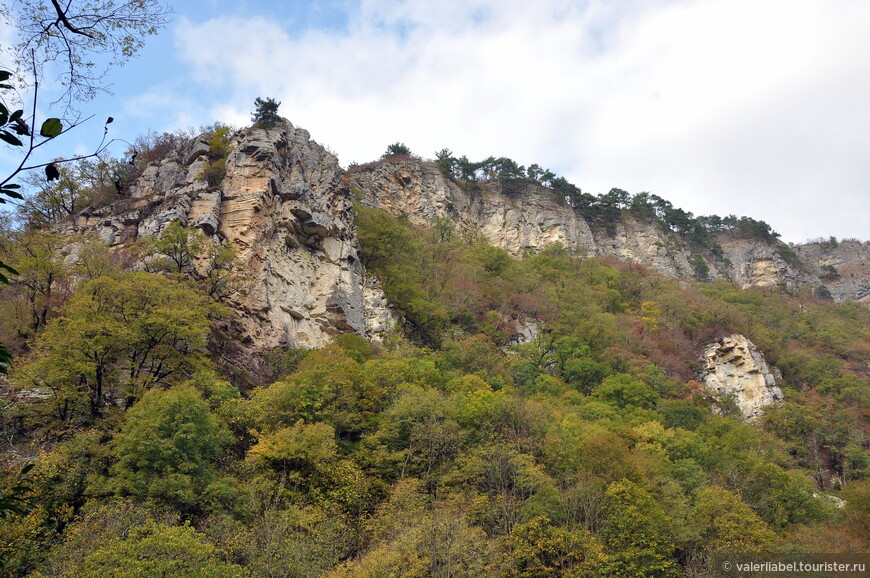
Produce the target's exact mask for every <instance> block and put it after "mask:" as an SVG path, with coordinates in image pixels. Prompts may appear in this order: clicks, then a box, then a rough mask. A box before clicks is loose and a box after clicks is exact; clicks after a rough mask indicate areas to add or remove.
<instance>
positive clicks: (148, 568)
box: [72, 521, 248, 578]
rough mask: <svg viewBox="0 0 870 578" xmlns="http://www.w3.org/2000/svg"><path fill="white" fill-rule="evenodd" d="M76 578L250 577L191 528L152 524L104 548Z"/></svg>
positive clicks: (96, 551) (83, 566) (113, 541)
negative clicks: (147, 577) (223, 559)
mask: <svg viewBox="0 0 870 578" xmlns="http://www.w3.org/2000/svg"><path fill="white" fill-rule="evenodd" d="M72 576H76V577H78V576H82V577H84V576H89V577H91V576H92V577H100V576H105V577H110V576H111V577H117V578H134V577H136V576H189V577H191V578H209V577H212V576H222V577H226V578H242V577H243V576H248V573H247V572H246V571H245V569H244V568H242V567H241V566H239V565H238V564H232V563H228V562H224V561H222V560H221V559H220V557H219V556H218V553H217V552H215V547H214V545H212V544H211V543H209V542H208V541H207V540H206V537H205V536H204V535H202V534H200V533H199V532H197V531H196V530H194V529H193V528H191V527H190V526H188V525H183V526H170V525H168V524H165V523H160V522H152V521H149V522H148V523H146V524H145V525H144V526H141V527H136V528H133V529H132V530H131V531H130V533H129V534H128V535H126V536H124V537H123V538H114V539H112V540H109V541H108V542H105V543H103V544H101V545H100V547H99V548H97V549H96V550H95V551H94V552H92V553H91V554H89V555H87V556H86V557H85V559H84V564H83V565H82V566H81V567H80V568H76V569H75V570H74V574H72Z"/></svg>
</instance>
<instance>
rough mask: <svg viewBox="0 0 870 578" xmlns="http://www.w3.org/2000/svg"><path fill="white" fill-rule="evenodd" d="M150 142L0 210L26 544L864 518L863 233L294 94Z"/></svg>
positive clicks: (633, 542)
mask: <svg viewBox="0 0 870 578" xmlns="http://www.w3.org/2000/svg"><path fill="white" fill-rule="evenodd" d="M139 144H142V143H139ZM145 144H147V147H146V146H140V148H138V149H137V155H136V157H135V159H134V160H131V161H129V162H127V161H125V162H124V163H120V164H119V165H118V166H121V165H126V166H125V167H124V168H125V170H126V171H128V172H126V173H124V179H123V180H118V181H116V183H118V184H116V185H115V189H114V190H111V189H106V188H102V189H100V188H97V187H95V186H94V185H93V182H92V181H87V180H86V179H83V178H80V177H75V178H80V180H79V181H76V182H78V183H79V186H78V188H76V189H75V190H76V191H78V192H77V194H79V197H78V199H79V200H80V201H81V203H80V205H81V206H79V205H76V204H75V203H73V206H74V207H75V210H70V211H68V212H67V213H68V214H65V215H61V216H60V217H58V218H46V215H48V214H49V212H48V211H46V210H45V203H50V199H51V197H50V196H46V197H42V198H41V197H39V195H38V194H37V195H35V196H34V197H33V198H32V199H30V201H29V202H30V204H29V205H26V206H25V208H24V210H23V215H22V221H23V224H22V225H21V226H19V227H6V226H4V228H3V230H2V240H3V244H2V247H3V252H2V260H3V262H6V263H9V264H10V265H11V266H13V267H14V268H15V269H16V270H17V271H18V273H19V275H18V276H17V277H15V278H11V279H10V281H11V283H10V284H9V285H8V286H7V287H5V288H3V289H2V297H3V299H2V303H0V341H2V342H4V343H7V344H8V345H9V347H10V349H11V350H12V351H13V352H14V353H15V354H16V357H15V359H14V362H13V365H12V367H11V368H10V373H9V376H8V378H7V379H5V380H4V382H3V383H2V384H0V386H2V398H0V431H2V432H3V434H4V436H3V442H4V446H3V450H2V451H3V454H2V459H3V477H2V485H0V499H2V500H8V499H10V497H20V498H21V501H20V502H15V503H16V504H20V505H21V508H20V510H21V511H20V512H17V513H15V515H12V514H10V516H9V517H8V518H7V520H5V521H8V523H4V524H3V526H2V528H0V555H2V560H3V561H4V563H5V565H6V566H5V568H6V572H7V573H8V574H10V575H18V576H26V575H32V576H102V575H111V573H112V572H113V571H115V570H116V569H118V568H125V569H130V571H131V572H133V573H135V572H138V573H139V575H161V574H165V573H169V574H173V573H174V574H175V575H190V576H196V575H202V576H209V575H211V576H213V575H219V576H249V575H250V576H275V575H282V576H329V577H340V576H387V575H402V576H541V577H544V576H687V577H695V576H709V575H711V573H712V572H714V571H715V569H716V568H717V567H718V566H717V564H718V562H717V556H720V555H723V554H728V553H733V552H749V553H751V552H756V553H765V554H767V555H770V554H773V553H779V554H788V555H793V554H796V553H812V552H818V553H858V552H867V551H868V548H870V542H868V536H870V365H868V360H870V309H868V308H867V307H866V305H867V303H868V298H870V293H868V288H870V245H868V244H867V243H862V242H859V241H839V242H838V241H836V240H834V239H829V240H828V241H817V242H813V243H808V244H805V245H799V246H789V245H786V244H783V243H781V242H779V241H778V240H777V238H776V235H775V233H774V232H772V231H770V229H769V227H767V226H766V225H765V224H764V223H761V222H760V221H755V220H753V219H750V218H748V217H743V218H740V219H738V218H736V217H734V218H733V219H731V218H724V219H719V218H715V219H714V218H712V217H703V218H695V217H692V216H691V215H688V214H686V213H684V212H682V211H679V209H675V208H673V207H670V205H669V204H665V203H664V202H663V200H661V199H658V198H655V199H652V198H650V197H649V196H646V197H644V196H640V195H634V196H631V195H628V193H625V194H624V195H623V194H622V193H624V191H623V192H619V191H616V190H615V191H616V192H614V191H612V192H611V193H608V195H609V196H608V195H603V196H601V197H599V198H594V197H592V196H589V195H586V196H584V194H582V193H580V191H579V189H576V187H573V185H570V183H567V182H565V181H564V180H562V181H559V180H558V178H557V177H553V178H551V179H550V180H548V181H547V182H548V183H550V185H548V186H545V185H544V184H542V181H541V179H539V178H533V177H529V176H528V173H523V174H524V175H526V176H522V177H520V176H516V175H514V176H512V177H510V178H508V177H505V176H504V174H501V175H499V174H495V173H493V174H489V175H487V178H480V177H476V176H474V174H473V173H470V172H466V173H465V174H459V173H457V172H456V171H453V170H452V169H451V170H446V169H445V164H444V163H443V162H441V163H439V162H438V161H432V162H430V161H424V160H421V159H419V158H415V157H413V156H410V155H386V156H385V157H384V158H382V159H380V160H378V161H374V162H372V163H369V164H366V165H360V166H354V167H350V168H348V169H347V170H344V169H342V168H341V166H340V165H339V162H338V159H336V157H335V156H334V155H333V154H332V153H330V152H329V150H328V149H327V148H325V147H324V146H321V145H320V144H318V143H317V142H315V141H314V140H312V139H311V136H310V135H309V133H308V132H307V131H305V130H303V129H300V128H296V127H293V126H292V125H291V124H290V123H289V122H287V121H284V120H281V121H280V122H278V124H276V125H275V126H273V127H271V128H268V129H266V128H257V127H251V128H245V129H242V130H239V131H232V130H230V129H229V128H228V127H222V126H220V125H215V126H214V127H212V128H211V129H210V130H208V131H207V132H205V133H204V134H202V135H198V136H195V137H189V138H181V137H179V136H177V135H176V136H172V135H164V136H163V137H161V138H157V139H151V140H150V141H148V142H147V143H145ZM445 158H448V157H447V156H446V155H443V156H442V157H441V158H440V159H439V161H443V160H444V159H445ZM448 168H449V167H448ZM514 168H516V167H514ZM67 176H68V177H69V179H70V182H72V181H73V177H74V176H75V175H72V173H70V175H64V178H67ZM88 183H91V184H88ZM54 186H58V187H59V186H60V185H49V189H50V190H52V191H55V189H51V188H50V187H54ZM89 187H90V188H89ZM571 187H573V188H571ZM49 189H46V190H49ZM107 191H108V192H107ZM565 191H568V193H566V194H562V193H565ZM43 192H44V191H43ZM46 199H48V200H46ZM40 203H43V204H40ZM85 205H87V206H85ZM34 207H36V208H37V209H39V210H38V211H37V210H35V209H34ZM52 214H53V213H52ZM717 219H718V220H717ZM28 463H30V464H34V466H33V469H32V470H30V471H25V472H24V477H23V478H22V479H23V482H24V486H26V487H25V488H24V489H23V490H21V489H19V490H17V491H16V490H14V489H13V486H15V485H16V484H19V486H20V485H21V484H20V483H19V481H17V478H16V476H17V475H18V472H20V471H21V469H22V467H24V465H25V464H28ZM0 503H3V502H2V501H0ZM7 503H8V502H7ZM10 512H11V510H10ZM168 545H171V547H170V546H168Z"/></svg>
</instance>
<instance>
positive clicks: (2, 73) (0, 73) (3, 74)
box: [0, 70, 12, 82]
mask: <svg viewBox="0 0 870 578" xmlns="http://www.w3.org/2000/svg"><path fill="white" fill-rule="evenodd" d="M10 78H12V73H11V72H9V71H8V70H0V82H2V81H4V80H9V79H10Z"/></svg>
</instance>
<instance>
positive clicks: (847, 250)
mask: <svg viewBox="0 0 870 578" xmlns="http://www.w3.org/2000/svg"><path fill="white" fill-rule="evenodd" d="M795 252H796V253H797V255H798V257H799V258H800V260H801V262H803V263H804V264H805V265H806V267H807V269H808V270H809V271H811V272H812V274H813V275H814V276H815V277H817V278H819V279H820V280H821V282H822V283H823V284H824V286H825V287H826V288H827V290H828V291H829V292H830V293H831V298H833V300H834V301H836V302H838V303H839V302H842V301H857V302H859V303H861V304H863V305H866V306H870V243H868V242H864V243H862V242H861V241H857V240H847V241H840V242H836V241H819V242H812V243H806V244H804V245H798V246H797V247H795Z"/></svg>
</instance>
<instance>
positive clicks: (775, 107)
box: [176, 0, 870, 241]
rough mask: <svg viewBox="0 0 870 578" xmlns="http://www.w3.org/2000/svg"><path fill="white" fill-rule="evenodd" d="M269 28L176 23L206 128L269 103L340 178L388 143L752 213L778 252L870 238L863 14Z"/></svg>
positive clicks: (369, 19)
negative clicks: (774, 233) (209, 121)
mask: <svg viewBox="0 0 870 578" xmlns="http://www.w3.org/2000/svg"><path fill="white" fill-rule="evenodd" d="M279 22H280V21H279V20H275V19H271V20H269V19H266V18H263V17H257V16H253V17H248V18H239V17H218V18H213V19H210V20H208V21H205V22H203V23H199V24H194V23H192V22H190V21H186V20H185V21H182V22H181V23H180V24H179V25H178V28H177V31H176V42H177V45H178V49H179V53H180V57H181V58H182V59H183V61H184V62H185V63H186V66H188V67H189V70H190V74H191V75H192V76H193V78H195V79H196V80H198V81H199V82H201V83H203V85H204V86H206V87H207V89H206V91H207V92H209V93H211V94H212V96H211V98H210V99H209V100H208V101H207V102H206V103H205V105H204V106H201V107H200V109H201V110H202V111H203V112H208V113H212V114H214V115H216V116H214V117H213V118H219V119H221V120H225V121H229V122H232V123H235V124H245V123H246V122H247V121H248V118H249V115H250V110H251V109H252V106H253V99H254V98H255V97H256V96H270V97H274V98H276V99H278V100H280V101H282V107H281V111H280V112H281V113H282V114H284V115H285V116H287V117H288V118H290V120H291V121H293V122H294V123H296V124H298V125H299V126H302V127H305V128H307V129H308V130H310V131H311V133H312V136H313V137H314V138H315V139H317V140H318V141H319V142H321V143H324V144H327V145H329V146H330V147H331V148H333V149H335V150H337V151H338V153H339V156H340V157H341V159H342V161H343V162H345V163H346V162H349V161H352V160H354V161H359V162H364V161H367V160H370V159H373V158H375V157H377V156H378V155H379V154H380V153H381V152H382V151H383V150H384V149H385V148H386V145H388V144H389V143H391V142H394V141H396V140H401V141H403V142H405V143H406V144H408V145H409V146H410V147H411V148H412V149H413V150H415V151H416V152H418V153H420V154H422V155H424V156H432V155H433V154H434V151H435V150H438V149H440V148H443V147H450V148H452V149H453V150H454V151H455V152H456V153H458V154H467V155H468V156H469V157H471V158H481V157H484V156H488V155H490V154H493V155H505V156H510V157H512V158H514V159H515V160H517V161H518V162H520V163H524V164H528V163H531V162H539V163H541V164H543V165H546V166H549V167H551V168H553V169H554V170H557V172H560V173H563V174H565V175H566V176H568V178H569V179H570V180H572V181H573V182H575V183H577V184H578V185H579V186H581V187H582V188H583V189H584V190H589V191H590V192H604V191H606V190H607V189H609V188H610V187H612V186H618V187H621V188H624V189H627V190H629V191H631V192H639V191H641V190H649V191H652V192H654V193H656V194H659V195H661V196H663V197H665V198H668V199H669V200H671V201H672V202H673V203H674V204H675V205H677V206H681V207H683V208H685V209H687V210H690V211H693V212H696V213H718V214H727V213H737V214H748V215H750V216H753V217H755V218H760V219H764V220H766V221H768V222H770V223H771V224H772V225H773V226H774V228H776V229H777V230H779V231H780V232H782V233H783V235H784V237H785V238H786V239H788V240H792V241H801V240H803V239H805V238H806V237H810V236H822V235H824V236H827V235H830V234H836V235H839V236H845V237H848V236H858V237H862V238H866V237H868V235H867V233H866V231H867V230H868V222H867V219H868V217H867V215H870V203H868V200H867V193H868V186H870V168H868V163H867V162H866V160H865V159H864V157H865V156H866V153H865V151H867V150H870V107H867V106H866V103H867V102H868V101H870V50H868V48H870V47H868V40H866V38H865V36H866V35H865V31H866V30H867V29H868V25H870V4H868V3H866V2H863V1H862V0H838V1H836V2H830V1H827V2H825V1H819V0H788V1H785V0H762V1H749V0H727V1H725V0H673V1H659V2H640V1H639V0H638V1H636V2H630V1H626V2H605V1H603V0H590V1H589V2H586V3H583V4H582V6H581V5H580V4H579V3H577V2H573V1H569V0H538V1H536V2H528V1H519V0H509V1H496V0H470V1H465V2H463V1H461V0H457V1H443V2H440V3H438V4H437V5H435V4H432V3H431V2H425V1H423V0H404V1H396V0H363V1H362V2H360V3H359V4H357V5H355V7H354V8H353V9H352V11H351V12H350V13H349V15H348V20H347V25H346V27H337V28H335V29H332V30H315V29H307V30H304V31H302V32H301V33H298V34H296V35H291V34H290V33H289V32H288V31H287V30H285V29H284V28H282V26H281V25H280V24H279ZM217 115H219V116H217ZM839 207H842V210H841V209H840V208H839Z"/></svg>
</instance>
